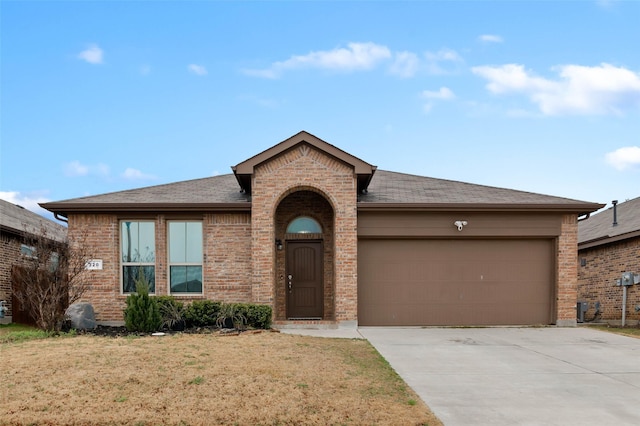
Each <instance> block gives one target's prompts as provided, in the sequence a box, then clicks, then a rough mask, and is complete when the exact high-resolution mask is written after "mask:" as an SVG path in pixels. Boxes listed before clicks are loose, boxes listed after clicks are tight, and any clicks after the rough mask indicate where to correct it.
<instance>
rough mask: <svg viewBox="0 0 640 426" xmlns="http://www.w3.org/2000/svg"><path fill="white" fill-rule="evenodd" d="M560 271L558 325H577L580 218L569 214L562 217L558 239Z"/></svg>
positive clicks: (558, 277) (557, 309)
mask: <svg viewBox="0 0 640 426" xmlns="http://www.w3.org/2000/svg"><path fill="white" fill-rule="evenodd" d="M557 250H558V269H557V277H556V282H557V285H558V288H557V294H556V303H557V305H556V314H557V318H556V324H557V325H564V326H566V325H575V323H576V295H577V286H578V270H577V265H578V263H577V262H578V257H577V253H578V217H577V215H575V214H567V215H564V216H563V217H562V224H561V228H560V236H559V237H558V248H557Z"/></svg>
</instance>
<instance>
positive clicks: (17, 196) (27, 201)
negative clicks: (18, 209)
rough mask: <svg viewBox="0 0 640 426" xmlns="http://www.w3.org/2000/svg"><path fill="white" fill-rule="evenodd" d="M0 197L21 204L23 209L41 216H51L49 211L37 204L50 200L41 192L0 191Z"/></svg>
mask: <svg viewBox="0 0 640 426" xmlns="http://www.w3.org/2000/svg"><path fill="white" fill-rule="evenodd" d="M0 199H3V200H5V201H8V202H10V203H13V204H17V205H19V206H22V207H24V208H25V209H27V210H30V211H32V212H34V213H37V214H39V215H41V216H47V217H51V213H50V212H49V211H47V210H45V209H43V208H42V207H40V206H39V205H38V204H39V203H46V202H48V201H51V200H49V199H48V198H46V197H44V196H42V195H41V194H21V193H20V192H18V191H0Z"/></svg>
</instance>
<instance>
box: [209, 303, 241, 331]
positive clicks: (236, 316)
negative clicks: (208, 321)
mask: <svg viewBox="0 0 640 426" xmlns="http://www.w3.org/2000/svg"><path fill="white" fill-rule="evenodd" d="M244 306H245V305H242V304H240V303H223V304H222V305H221V306H220V312H218V319H217V320H216V326H217V327H218V328H235V329H238V330H243V329H244V328H245V325H246V324H247V317H246V315H245V314H244V312H245V311H246V309H244V308H243V307H244Z"/></svg>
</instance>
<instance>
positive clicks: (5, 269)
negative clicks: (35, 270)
mask: <svg viewBox="0 0 640 426" xmlns="http://www.w3.org/2000/svg"><path fill="white" fill-rule="evenodd" d="M19 258H20V240H19V239H18V238H17V237H13V236H11V235H7V234H2V235H1V236H0V300H4V301H6V302H7V304H6V307H7V308H8V310H7V311H6V312H5V313H4V314H5V317H10V316H12V315H13V311H12V303H11V266H12V265H13V264H14V263H15V262H16V261H18V259H19Z"/></svg>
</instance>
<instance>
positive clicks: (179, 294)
mask: <svg viewBox="0 0 640 426" xmlns="http://www.w3.org/2000/svg"><path fill="white" fill-rule="evenodd" d="M187 222H193V223H200V224H201V225H202V259H200V263H194V262H176V263H171V233H170V232H169V226H170V224H171V223H187ZM172 266H200V267H201V268H202V291H201V292H199V293H193V292H191V293H190V292H182V293H177V292H172V291H171V267H172ZM167 294H168V295H169V296H175V297H192V296H204V222H203V221H202V220H179V219H175V220H168V221H167Z"/></svg>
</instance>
